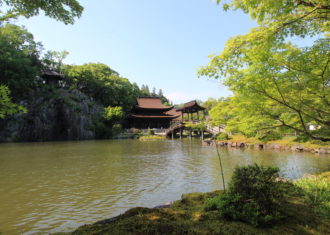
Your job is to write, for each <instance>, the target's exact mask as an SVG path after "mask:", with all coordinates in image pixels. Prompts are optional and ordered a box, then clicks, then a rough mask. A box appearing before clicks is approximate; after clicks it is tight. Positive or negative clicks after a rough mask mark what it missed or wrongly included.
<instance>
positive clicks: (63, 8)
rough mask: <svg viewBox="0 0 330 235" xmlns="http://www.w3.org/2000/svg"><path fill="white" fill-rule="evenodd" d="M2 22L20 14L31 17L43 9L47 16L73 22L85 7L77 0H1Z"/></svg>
mask: <svg viewBox="0 0 330 235" xmlns="http://www.w3.org/2000/svg"><path fill="white" fill-rule="evenodd" d="M0 7H1V8H0V9H3V10H1V11H0V22H1V21H7V20H9V19H12V18H17V17H18V16H24V17H27V18H29V17H31V16H35V15H38V14H39V13H40V11H43V12H44V13H45V15H46V16H49V17H51V18H54V19H56V20H58V21H62V22H63V23H65V24H73V23H74V19H75V18H76V17H80V16H81V14H82V12H83V9H84V8H83V7H82V6H81V5H80V4H79V2H78V1H77V0H51V1H49V0H47V1H45V0H0Z"/></svg>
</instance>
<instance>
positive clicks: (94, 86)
mask: <svg viewBox="0 0 330 235" xmlns="http://www.w3.org/2000/svg"><path fill="white" fill-rule="evenodd" d="M63 72H64V74H65V77H66V83H67V84H68V85H69V86H71V87H72V88H75V89H78V90H80V91H82V92H83V93H85V94H87V95H89V96H91V97H93V98H94V99H95V100H96V101H97V102H99V103H101V104H102V105H104V106H106V107H107V106H121V107H123V109H124V110H125V111H128V110H129V109H131V107H132V105H133V104H134V102H135V100H136V97H138V96H139V95H140V92H139V89H138V87H137V85H136V84H135V85H134V84H131V83H130V82H129V80H128V79H126V78H123V77H120V76H119V73H117V72H116V71H114V70H112V69H111V68H110V67H109V66H107V65H105V64H101V63H89V64H84V65H67V66H64V67H63Z"/></svg>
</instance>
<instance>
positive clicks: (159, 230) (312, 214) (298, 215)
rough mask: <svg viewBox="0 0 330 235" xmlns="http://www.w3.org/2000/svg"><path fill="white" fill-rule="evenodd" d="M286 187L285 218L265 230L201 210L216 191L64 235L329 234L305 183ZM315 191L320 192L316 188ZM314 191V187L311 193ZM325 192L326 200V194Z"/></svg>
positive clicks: (130, 212)
mask: <svg viewBox="0 0 330 235" xmlns="http://www.w3.org/2000/svg"><path fill="white" fill-rule="evenodd" d="M329 175H330V173H327V174H324V175H323V176H322V177H321V178H322V179H324V180H325V181H326V182H328V185H329V182H330V179H329ZM310 178H311V177H309V178H307V180H308V179H310ZM312 178H313V177H312ZM321 178H317V179H321ZM313 179H315V178H313ZM317 181H319V180H317ZM288 185H289V189H288V191H289V192H290V193H289V194H288V195H287V200H286V202H285V207H284V208H285V210H284V211H283V214H284V215H285V218H284V219H283V220H282V221H280V222H278V223H277V224H273V226H271V227H268V228H263V227H253V226H251V225H249V224H247V223H243V222H239V221H230V220H226V219H224V218H223V217H222V216H221V215H220V213H219V211H217V210H213V211H212V210H211V211H207V210H205V202H206V201H209V199H212V198H215V197H217V196H218V195H219V194H221V193H222V192H221V191H216V192H211V193H191V194H185V195H183V196H182V198H181V200H178V201H176V202H174V203H173V205H172V206H171V207H170V208H163V209H156V208H154V209H150V208H142V207H137V208H133V209H130V210H128V211H127V212H125V213H124V214H122V215H120V216H118V217H115V218H113V219H112V220H111V221H103V222H101V223H96V224H92V225H84V226H82V227H80V228H78V229H77V230H76V231H74V232H72V233H67V234H251V235H252V234H253V235H255V234H299V235H302V234H320V235H321V234H330V220H329V218H327V217H326V216H325V215H324V214H320V213H319V212H318V210H317V207H315V206H313V205H312V204H311V203H310V202H309V201H308V196H307V195H308V194H307V192H308V190H307V189H308V185H309V184H308V183H306V182H304V183H302V184H301V185H300V186H299V188H297V187H295V186H294V185H293V184H288ZM322 187H323V186H321V188H322ZM316 188H317V189H320V187H319V185H318V186H316ZM305 190H306V191H305ZM326 190H327V189H326ZM314 191H315V188H314V190H312V193H313V192H314ZM326 193H327V195H328V197H329V193H330V192H329V191H326ZM306 197H307V198H306ZM324 198H326V197H323V199H324ZM326 200H329V198H327V199H326ZM322 203H329V201H325V202H324V201H323V202H322ZM319 205H320V204H319Z"/></svg>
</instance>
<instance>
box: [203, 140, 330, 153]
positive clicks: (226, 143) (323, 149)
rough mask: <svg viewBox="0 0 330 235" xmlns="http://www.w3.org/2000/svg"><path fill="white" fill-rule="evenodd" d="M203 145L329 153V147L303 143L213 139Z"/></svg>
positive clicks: (205, 141) (204, 141)
mask: <svg viewBox="0 0 330 235" xmlns="http://www.w3.org/2000/svg"><path fill="white" fill-rule="evenodd" d="M202 143H203V145H205V146H215V144H216V145H217V146H219V147H227V148H241V149H245V148H248V149H256V150H265V149H266V150H280V151H294V152H310V153H315V154H326V155H328V154H330V147H316V148H310V147H306V146H304V145H303V144H292V145H284V144H278V143H248V142H245V141H214V140H203V142H202Z"/></svg>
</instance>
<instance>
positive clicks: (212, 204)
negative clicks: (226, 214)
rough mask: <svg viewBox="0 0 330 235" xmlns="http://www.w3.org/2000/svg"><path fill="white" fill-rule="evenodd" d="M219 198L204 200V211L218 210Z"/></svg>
mask: <svg viewBox="0 0 330 235" xmlns="http://www.w3.org/2000/svg"><path fill="white" fill-rule="evenodd" d="M219 202H220V197H213V198H208V199H206V201H205V203H204V209H205V210H206V211H213V210H216V209H218V208H219Z"/></svg>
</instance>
